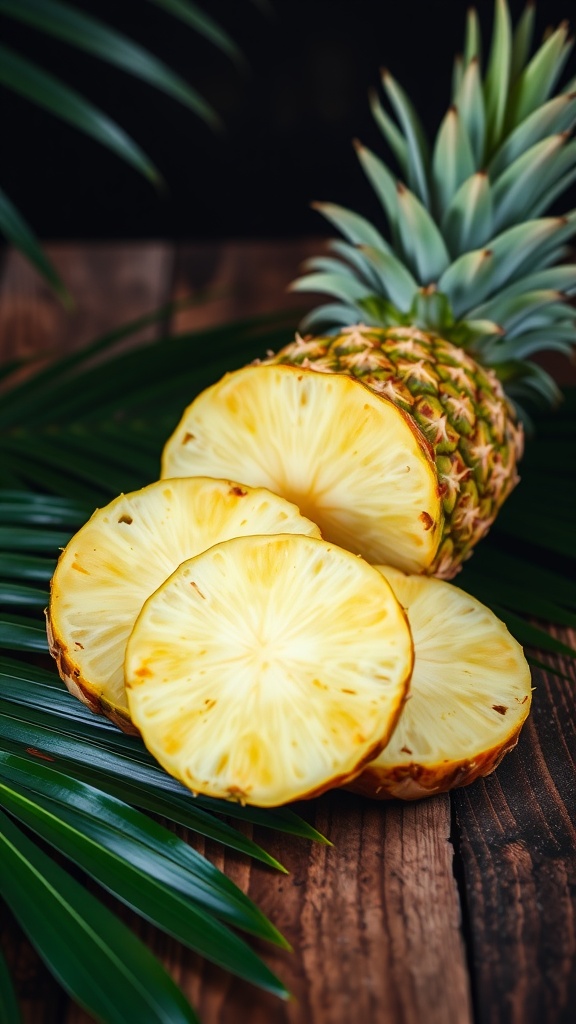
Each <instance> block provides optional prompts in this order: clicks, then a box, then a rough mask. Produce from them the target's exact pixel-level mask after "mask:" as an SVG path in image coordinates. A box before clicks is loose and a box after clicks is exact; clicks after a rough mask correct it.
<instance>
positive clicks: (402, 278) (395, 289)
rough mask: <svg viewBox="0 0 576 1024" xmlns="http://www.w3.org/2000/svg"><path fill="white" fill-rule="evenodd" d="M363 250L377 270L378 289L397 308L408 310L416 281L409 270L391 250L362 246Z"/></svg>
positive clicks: (414, 292) (412, 298) (415, 289)
mask: <svg viewBox="0 0 576 1024" xmlns="http://www.w3.org/2000/svg"><path fill="white" fill-rule="evenodd" d="M363 252H364V253H365V254H366V256H367V257H368V259H369V260H370V261H371V262H372V264H373V265H374V267H375V268H376V270H377V272H378V277H379V285H380V290H381V292H382V294H383V295H386V296H388V298H389V299H390V302H391V303H392V304H393V305H394V306H395V307H396V308H397V309H398V310H408V309H410V306H411V304H412V302H413V301H414V297H415V295H416V292H417V291H418V282H417V281H416V280H415V278H414V277H412V274H411V273H410V271H409V270H408V269H407V268H406V267H405V266H404V264H403V263H402V262H401V261H400V260H399V259H397V258H396V256H394V255H393V253H391V252H385V251H383V250H381V249H372V248H370V247H369V246H365V247H363Z"/></svg>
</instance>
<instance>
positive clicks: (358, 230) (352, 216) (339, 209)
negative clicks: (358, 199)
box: [312, 203, 391, 251]
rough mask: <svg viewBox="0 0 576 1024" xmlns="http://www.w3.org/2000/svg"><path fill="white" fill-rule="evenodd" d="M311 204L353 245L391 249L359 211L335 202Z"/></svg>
mask: <svg viewBox="0 0 576 1024" xmlns="http://www.w3.org/2000/svg"><path fill="white" fill-rule="evenodd" d="M312 206H313V209H315V210H317V211H318V213H321V214H322V216H323V217H325V218H326V220H329V221H331V223H332V224H334V226H335V227H337V228H338V230H339V231H340V232H341V233H342V234H343V235H344V238H347V239H348V241H349V242H352V243H353V245H370V246H372V247H373V248H375V249H386V250H389V251H391V250H390V246H389V245H388V243H387V242H386V241H385V240H384V238H383V237H382V235H381V234H380V232H379V231H377V230H376V228H375V227H374V225H373V224H371V223H370V221H368V220H366V218H365V217H361V216H360V214H359V213H354V212H353V211H352V210H347V209H346V208H345V207H344V206H337V205H336V204H335V203H313V204H312Z"/></svg>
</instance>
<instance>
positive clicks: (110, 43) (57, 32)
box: [0, 0, 245, 305]
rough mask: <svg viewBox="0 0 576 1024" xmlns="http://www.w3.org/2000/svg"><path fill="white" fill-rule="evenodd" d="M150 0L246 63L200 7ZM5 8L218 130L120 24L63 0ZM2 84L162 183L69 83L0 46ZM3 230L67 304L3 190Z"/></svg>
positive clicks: (0, 6)
mask: <svg viewBox="0 0 576 1024" xmlns="http://www.w3.org/2000/svg"><path fill="white" fill-rule="evenodd" d="M149 2H151V3H154V4H155V5H156V6H157V7H160V8H161V9H162V10H163V11H164V12H165V13H166V14H168V15H170V16H172V17H175V18H178V19H179V20H180V21H181V22H183V23H184V24H185V25H186V26H187V27H188V28H190V29H192V30H193V31H195V32H197V33H198V34H200V35H201V36H203V37H204V38H205V39H207V40H208V41H209V42H210V43H211V44H213V45H214V46H216V47H218V48H219V49H220V50H221V51H222V52H223V53H225V54H227V55H228V56H229V57H230V58H231V59H232V60H233V61H234V62H235V63H236V65H238V66H239V67H244V66H245V61H244V58H243V55H242V53H241V52H240V50H239V49H238V47H237V45H236V43H235V42H234V40H233V39H232V38H231V36H230V35H229V34H228V33H227V32H226V31H225V29H223V28H222V27H221V26H220V25H219V24H218V22H217V21H215V20H214V19H213V18H212V17H211V16H210V15H208V14H206V13H205V12H204V11H203V10H202V9H201V8H200V7H198V5H197V4H195V3H193V2H191V0H149ZM0 13H1V14H3V15H5V16H7V17H9V18H13V19H15V20H17V21H20V22H23V23H24V24H26V25H29V26H31V27H32V28H33V29H35V30H36V31H40V32H43V33H45V34H47V35H51V36H54V37H56V38H58V39H60V40H62V41H63V42H65V43H67V44H69V45H70V46H73V47H75V48H76V49H79V50H82V51H84V52H87V53H89V54H90V55H91V56H93V57H96V58H97V59H99V60H103V61H106V62H107V63H109V64H113V65H114V66H115V67H117V68H119V69H120V70H121V71H123V72H125V73H126V74H128V75H130V76H132V77H133V78H138V79H140V80H141V81H143V82H145V83H146V85H148V86H151V87H152V88H154V89H157V90H159V91H160V92H163V93H164V94H165V95H167V96H168V97H169V98H170V99H171V100H174V101H175V102H178V103H181V104H183V105H184V106H185V107H186V108H187V109H188V110H189V111H190V112H191V113H192V114H193V115H194V116H195V117H198V118H201V119H202V120H203V121H205V122H206V123H207V124H208V125H209V126H210V127H212V128H213V129H216V128H220V127H221V122H220V119H219V117H218V114H217V113H216V111H215V110H214V109H213V108H212V107H211V106H210V104H209V103H207V102H206V100H204V99H203V97H202V96H201V95H200V94H199V93H198V92H197V90H196V89H195V88H194V87H193V86H191V85H190V84H189V83H188V82H186V81H184V79H183V78H181V77H180V76H179V75H177V74H176V73H175V72H174V71H172V70H171V69H170V68H169V67H168V65H167V64H165V63H164V62H163V61H162V60H161V59H160V58H159V57H157V56H156V55H155V54H153V53H150V52H149V51H148V50H146V49H145V48H144V47H142V46H141V45H140V44H139V43H137V42H135V41H133V40H132V39H130V38H129V37H128V36H126V35H125V34H123V33H122V32H120V31H118V29H116V28H114V27H111V26H109V25H107V24H106V23H104V22H103V21H100V20H99V19H98V18H95V17H93V16H92V15H90V14H87V13H85V12H82V11H79V10H78V9H77V8H76V7H75V6H72V5H71V4H68V3H65V2H63V0H0ZM0 83H1V84H2V85H4V86H5V87H6V88H7V89H10V90H12V91H14V92H16V93H18V94H19V95H21V96H23V97H24V98H25V99H27V100H29V101H30V102H32V103H34V104H36V105H37V106H40V107H41V108H43V109H44V110H47V111H48V112H49V113H51V114H52V115H53V116H55V117H58V118H60V119H61V120H64V121H66V122H67V123H68V124H70V125H72V126H73V127H74V128H75V129H77V130H78V131H80V132H83V133H85V134H87V135H89V136H90V137H91V138H92V139H94V140H95V141H96V142H97V143H99V144H100V145H102V146H104V147H105V148H107V149H108V150H110V151H111V152H113V153H114V154H115V155H116V156H117V157H119V158H120V159H121V160H123V161H125V162H126V163H128V164H129V165H130V166H131V167H132V168H133V169H134V170H136V171H137V172H138V173H140V174H142V175H143V176H144V177H145V178H147V179H148V180H149V181H150V182H151V183H152V184H154V185H155V186H157V187H160V186H162V185H163V182H162V177H161V175H160V173H159V171H158V170H157V168H156V167H155V165H154V163H153V161H152V160H151V159H150V157H149V156H148V155H147V154H146V153H145V152H144V151H143V150H142V149H141V147H140V146H139V145H138V143H137V142H136V141H135V140H134V139H132V138H131V137H130V135H129V134H128V133H127V132H126V131H125V130H124V128H122V127H121V125H119V124H118V123H117V122H116V121H115V120H114V119H113V118H112V117H110V116H109V115H108V114H106V113H105V112H104V111H102V110H101V109H100V108H99V107H98V106H96V105H95V104H93V103H91V102H90V101H89V100H87V99H86V98H85V97H84V96H83V95H81V94H80V93H78V92H77V91H76V90H75V89H74V88H73V87H71V86H70V85H68V84H67V83H66V82H63V81H61V80H60V79H59V78H58V77H57V76H55V75H53V74H49V73H48V72H47V71H45V70H43V69H42V68H40V67H38V65H37V64H35V63H34V62H32V61H30V60H28V59H27V57H26V56H25V55H22V54H19V53H16V52H15V51H14V50H12V49H10V48H9V47H6V46H4V45H0ZM0 232H1V233H2V234H3V235H4V237H5V238H6V239H7V240H8V241H9V242H10V243H11V244H12V245H14V246H15V247H16V248H17V249H19V250H20V251H21V252H22V253H23V255H24V256H25V257H26V259H28V260H29V261H30V262H31V264H32V265H33V266H34V267H35V268H36V270H37V271H38V273H39V274H40V275H41V276H42V277H43V278H44V280H45V281H46V282H47V284H48V285H49V286H50V287H51V288H53V289H54V291H55V292H56V294H57V295H58V296H59V297H60V299H61V300H62V301H63V302H64V304H65V305H70V304H71V299H70V296H69V294H68V292H67V290H66V288H65V286H64V284H63V282H62V281H61V279H60V277H59V275H58V272H57V270H56V268H55V267H54V265H53V264H52V262H51V261H50V260H49V258H48V257H47V255H46V253H45V252H44V250H43V249H42V246H41V245H40V243H39V241H38V240H37V238H36V236H35V234H34V231H33V229H32V228H31V227H30V226H29V225H28V224H27V222H26V220H25V218H24V217H23V216H22V214H21V213H20V212H19V211H18V210H17V209H16V207H15V206H14V204H13V203H12V202H11V200H10V199H9V197H8V196H7V195H5V193H4V192H3V191H2V190H1V189H0Z"/></svg>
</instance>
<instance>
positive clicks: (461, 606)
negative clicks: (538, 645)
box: [353, 566, 532, 799]
mask: <svg viewBox="0 0 576 1024" xmlns="http://www.w3.org/2000/svg"><path fill="white" fill-rule="evenodd" d="M377 568H378V569H379V571H380V572H381V573H382V574H383V575H384V576H385V577H386V579H387V580H388V582H389V583H390V585H391V587H392V589H393V590H394V593H395V594H396V597H397V598H398V600H399V601H400V603H401V604H402V605H403V607H404V608H405V609H406V613H407V615H408V621H409V623H410V628H411V630H412V635H413V638H414V671H413V674H412V681H411V687H410V699H409V700H408V701H407V702H406V705H405V707H404V710H403V711H402V714H401V716H400V718H399V720H398V724H397V726H396V729H395V732H394V735H393V737H392V739H391V741H390V743H389V744H388V746H387V747H386V749H385V750H384V751H383V752H382V753H381V754H380V756H379V757H378V758H377V759H376V760H375V761H373V762H372V763H371V764H370V765H368V766H367V768H366V770H365V771H364V773H363V774H362V776H361V777H360V778H359V779H357V780H356V781H355V782H354V784H353V788H354V789H355V791H356V792H360V793H363V794H364V795H367V796H376V797H382V798H385V797H391V796H396V797H402V798H405V799H417V798H419V797H422V796H429V795H431V794H432V793H438V792H443V791H446V790H448V789H451V788H453V787H454V786H463V785H466V784H468V783H469V782H473V781H474V779H476V778H478V777H479V776H484V775H488V774H489V773H490V772H491V771H493V770H494V768H496V766H497V765H498V764H499V762H500V760H501V759H502V757H503V756H504V754H506V753H507V752H508V751H509V750H511V749H512V748H513V747H514V746H515V745H516V742H517V740H518V736H519V734H520V730H521V728H522V725H523V723H524V721H525V719H526V717H527V715H528V712H529V710H530V703H531V697H532V691H531V679H530V669H529V666H528V663H527V661H526V659H525V657H524V654H523V651H522V648H521V646H520V644H519V643H518V642H517V641H516V640H515V639H514V638H513V637H512V636H511V635H510V633H509V632H508V630H507V628H506V626H505V625H504V623H503V622H501V621H500V620H499V619H498V618H497V617H496V616H495V615H494V614H493V612H491V611H490V610H489V609H488V608H486V607H485V606H484V605H483V604H481V603H480V602H479V601H477V600H476V599H475V598H473V597H471V596H470V595H469V594H467V593H465V592H464V591H463V590H460V589H459V588H458V587H455V586H454V585H453V584H450V583H446V582H443V581H441V580H436V579H431V578H429V577H422V576H405V575H404V574H403V573H401V572H398V571H397V570H395V569H391V568H389V567H388V566H378V567H377Z"/></svg>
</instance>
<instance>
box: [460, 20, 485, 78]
mask: <svg viewBox="0 0 576 1024" xmlns="http://www.w3.org/2000/svg"><path fill="white" fill-rule="evenodd" d="M473 60H477V61H478V63H480V61H481V60H482V34H481V32H480V24H479V21H478V12H477V10H476V9H475V8H474V7H469V8H468V12H467V15H466V33H465V37H464V68H465V69H466V68H467V67H468V65H469V64H470V62H471V61H473Z"/></svg>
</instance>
